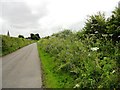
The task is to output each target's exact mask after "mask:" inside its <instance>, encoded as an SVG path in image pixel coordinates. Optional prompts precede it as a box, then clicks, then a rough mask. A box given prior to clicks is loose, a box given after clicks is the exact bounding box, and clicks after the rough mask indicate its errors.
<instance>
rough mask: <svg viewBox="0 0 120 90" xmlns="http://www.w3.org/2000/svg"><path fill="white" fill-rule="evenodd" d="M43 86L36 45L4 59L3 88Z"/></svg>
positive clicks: (31, 45) (24, 48)
mask: <svg viewBox="0 0 120 90" xmlns="http://www.w3.org/2000/svg"><path fill="white" fill-rule="evenodd" d="M41 86H42V78H41V68H40V60H39V56H38V51H37V44H36V43H33V44H30V45H28V46H25V47H23V48H21V49H19V50H17V51H15V52H13V53H11V54H9V55H6V56H4V57H2V88H41Z"/></svg>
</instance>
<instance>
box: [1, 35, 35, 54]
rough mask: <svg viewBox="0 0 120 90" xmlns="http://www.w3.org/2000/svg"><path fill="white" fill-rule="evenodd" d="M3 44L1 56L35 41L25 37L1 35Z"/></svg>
mask: <svg viewBox="0 0 120 90" xmlns="http://www.w3.org/2000/svg"><path fill="white" fill-rule="evenodd" d="M0 39H1V43H2V44H1V45H0V56H4V55H6V54H9V53H11V52H13V51H15V50H17V49H20V48H22V47H24V46H26V45H28V44H31V43H33V42H34V41H32V40H27V39H24V38H15V37H9V36H5V35H0Z"/></svg>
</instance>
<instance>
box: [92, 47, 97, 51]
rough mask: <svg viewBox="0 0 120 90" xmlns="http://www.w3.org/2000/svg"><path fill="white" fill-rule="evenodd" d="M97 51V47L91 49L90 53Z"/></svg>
mask: <svg viewBox="0 0 120 90" xmlns="http://www.w3.org/2000/svg"><path fill="white" fill-rule="evenodd" d="M98 49H99V48H98V47H93V48H91V50H92V51H97V50H98Z"/></svg>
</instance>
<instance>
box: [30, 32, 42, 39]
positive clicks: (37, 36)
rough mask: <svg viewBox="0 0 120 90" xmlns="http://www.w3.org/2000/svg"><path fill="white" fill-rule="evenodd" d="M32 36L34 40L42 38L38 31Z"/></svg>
mask: <svg viewBox="0 0 120 90" xmlns="http://www.w3.org/2000/svg"><path fill="white" fill-rule="evenodd" d="M30 36H31V39H32V40H39V39H40V36H39V34H38V33H37V34H33V33H31V34H30Z"/></svg>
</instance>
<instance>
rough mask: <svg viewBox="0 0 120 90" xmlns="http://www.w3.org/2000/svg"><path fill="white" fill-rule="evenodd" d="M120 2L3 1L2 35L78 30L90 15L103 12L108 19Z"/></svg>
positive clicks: (0, 13) (0, 11)
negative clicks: (8, 32) (8, 33)
mask: <svg viewBox="0 0 120 90" xmlns="http://www.w3.org/2000/svg"><path fill="white" fill-rule="evenodd" d="M119 1H120V0H0V34H7V31H8V30H9V31H10V35H11V36H18V35H19V34H22V35H24V36H26V37H27V36H29V35H30V33H39V34H40V36H41V37H44V36H48V35H51V34H53V33H56V32H58V31H61V30H63V29H71V30H73V31H78V30H80V29H81V28H82V27H84V22H85V20H86V18H87V16H88V15H92V14H96V13H97V12H99V11H101V12H104V13H105V15H106V16H107V17H108V16H110V15H111V12H112V11H113V10H114V8H115V7H116V6H117V5H118V2H119Z"/></svg>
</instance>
